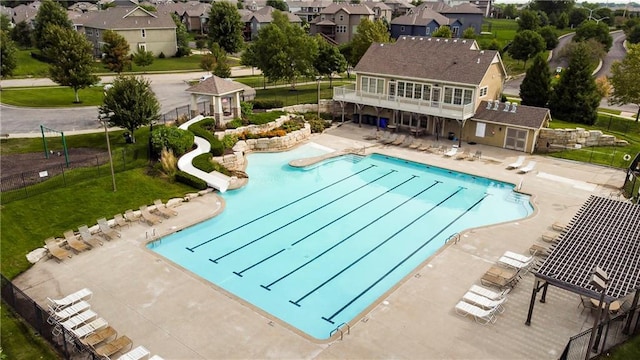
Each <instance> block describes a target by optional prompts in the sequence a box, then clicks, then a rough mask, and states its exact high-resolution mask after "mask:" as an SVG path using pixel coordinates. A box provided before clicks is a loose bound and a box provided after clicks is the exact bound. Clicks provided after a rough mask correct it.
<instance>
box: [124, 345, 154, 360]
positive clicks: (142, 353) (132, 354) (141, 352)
mask: <svg viewBox="0 0 640 360" xmlns="http://www.w3.org/2000/svg"><path fill="white" fill-rule="evenodd" d="M150 355H151V352H150V351H149V350H147V348H145V347H144V346H142V345H141V346H138V347H137V348H135V349H133V350H131V351H129V352H128V353H126V354H123V355H122V356H120V357H119V358H118V360H142V359H147V358H148V357H149V356H150Z"/></svg>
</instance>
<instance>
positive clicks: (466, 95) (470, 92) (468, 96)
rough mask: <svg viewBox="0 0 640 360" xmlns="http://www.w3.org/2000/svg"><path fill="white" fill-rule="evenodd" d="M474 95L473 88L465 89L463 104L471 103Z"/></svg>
mask: <svg viewBox="0 0 640 360" xmlns="http://www.w3.org/2000/svg"><path fill="white" fill-rule="evenodd" d="M472 96H473V90H469V89H466V90H465V91H464V96H463V98H462V104H463V105H467V104H471V101H472V100H471V97H472Z"/></svg>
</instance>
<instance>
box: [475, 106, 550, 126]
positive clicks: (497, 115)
mask: <svg viewBox="0 0 640 360" xmlns="http://www.w3.org/2000/svg"><path fill="white" fill-rule="evenodd" d="M494 104H495V103H494ZM494 108H495V107H494V106H493V105H492V106H491V109H490V110H489V109H487V102H486V101H481V102H480V105H479V106H478V109H477V110H476V114H475V115H474V116H473V117H472V119H473V120H477V121H486V122H492V123H497V124H504V125H513V126H518V127H523V128H529V129H534V130H537V129H540V128H541V127H543V126H544V122H545V119H546V118H547V116H549V117H550V116H551V115H550V111H549V109H547V108H539V107H535V106H526V105H518V106H516V112H512V111H511V110H512V109H513V108H512V107H510V108H509V111H504V108H505V104H504V103H500V104H499V105H498V110H493V109H494Z"/></svg>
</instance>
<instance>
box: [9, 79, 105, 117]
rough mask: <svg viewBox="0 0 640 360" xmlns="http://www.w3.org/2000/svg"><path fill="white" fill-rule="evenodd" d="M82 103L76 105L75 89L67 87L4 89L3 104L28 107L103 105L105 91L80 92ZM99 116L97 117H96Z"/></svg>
mask: <svg viewBox="0 0 640 360" xmlns="http://www.w3.org/2000/svg"><path fill="white" fill-rule="evenodd" d="M78 96H79V98H80V103H74V101H75V99H76V97H75V93H74V92H73V89H71V88H69V87H66V86H46V87H28V88H7V89H2V100H1V101H2V103H3V104H7V105H14V106H26V107H45V108H55V107H81V106H98V105H102V100H103V96H104V89H103V87H102V86H92V87H89V88H85V89H80V90H79V91H78ZM96 116H97V115H96Z"/></svg>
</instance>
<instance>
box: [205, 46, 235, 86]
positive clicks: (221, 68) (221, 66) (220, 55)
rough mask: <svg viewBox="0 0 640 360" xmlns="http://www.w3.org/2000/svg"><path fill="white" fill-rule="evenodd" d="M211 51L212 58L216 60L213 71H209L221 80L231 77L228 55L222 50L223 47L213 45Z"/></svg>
mask: <svg viewBox="0 0 640 360" xmlns="http://www.w3.org/2000/svg"><path fill="white" fill-rule="evenodd" d="M209 50H210V51H211V56H212V57H213V60H214V63H213V70H209V71H211V72H212V73H213V74H214V75H215V76H218V77H221V78H228V77H231V67H230V66H229V62H228V60H227V53H226V52H225V51H224V49H222V47H220V44H218V43H213V44H211V48H210V49H209ZM203 61H204V59H203Z"/></svg>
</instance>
